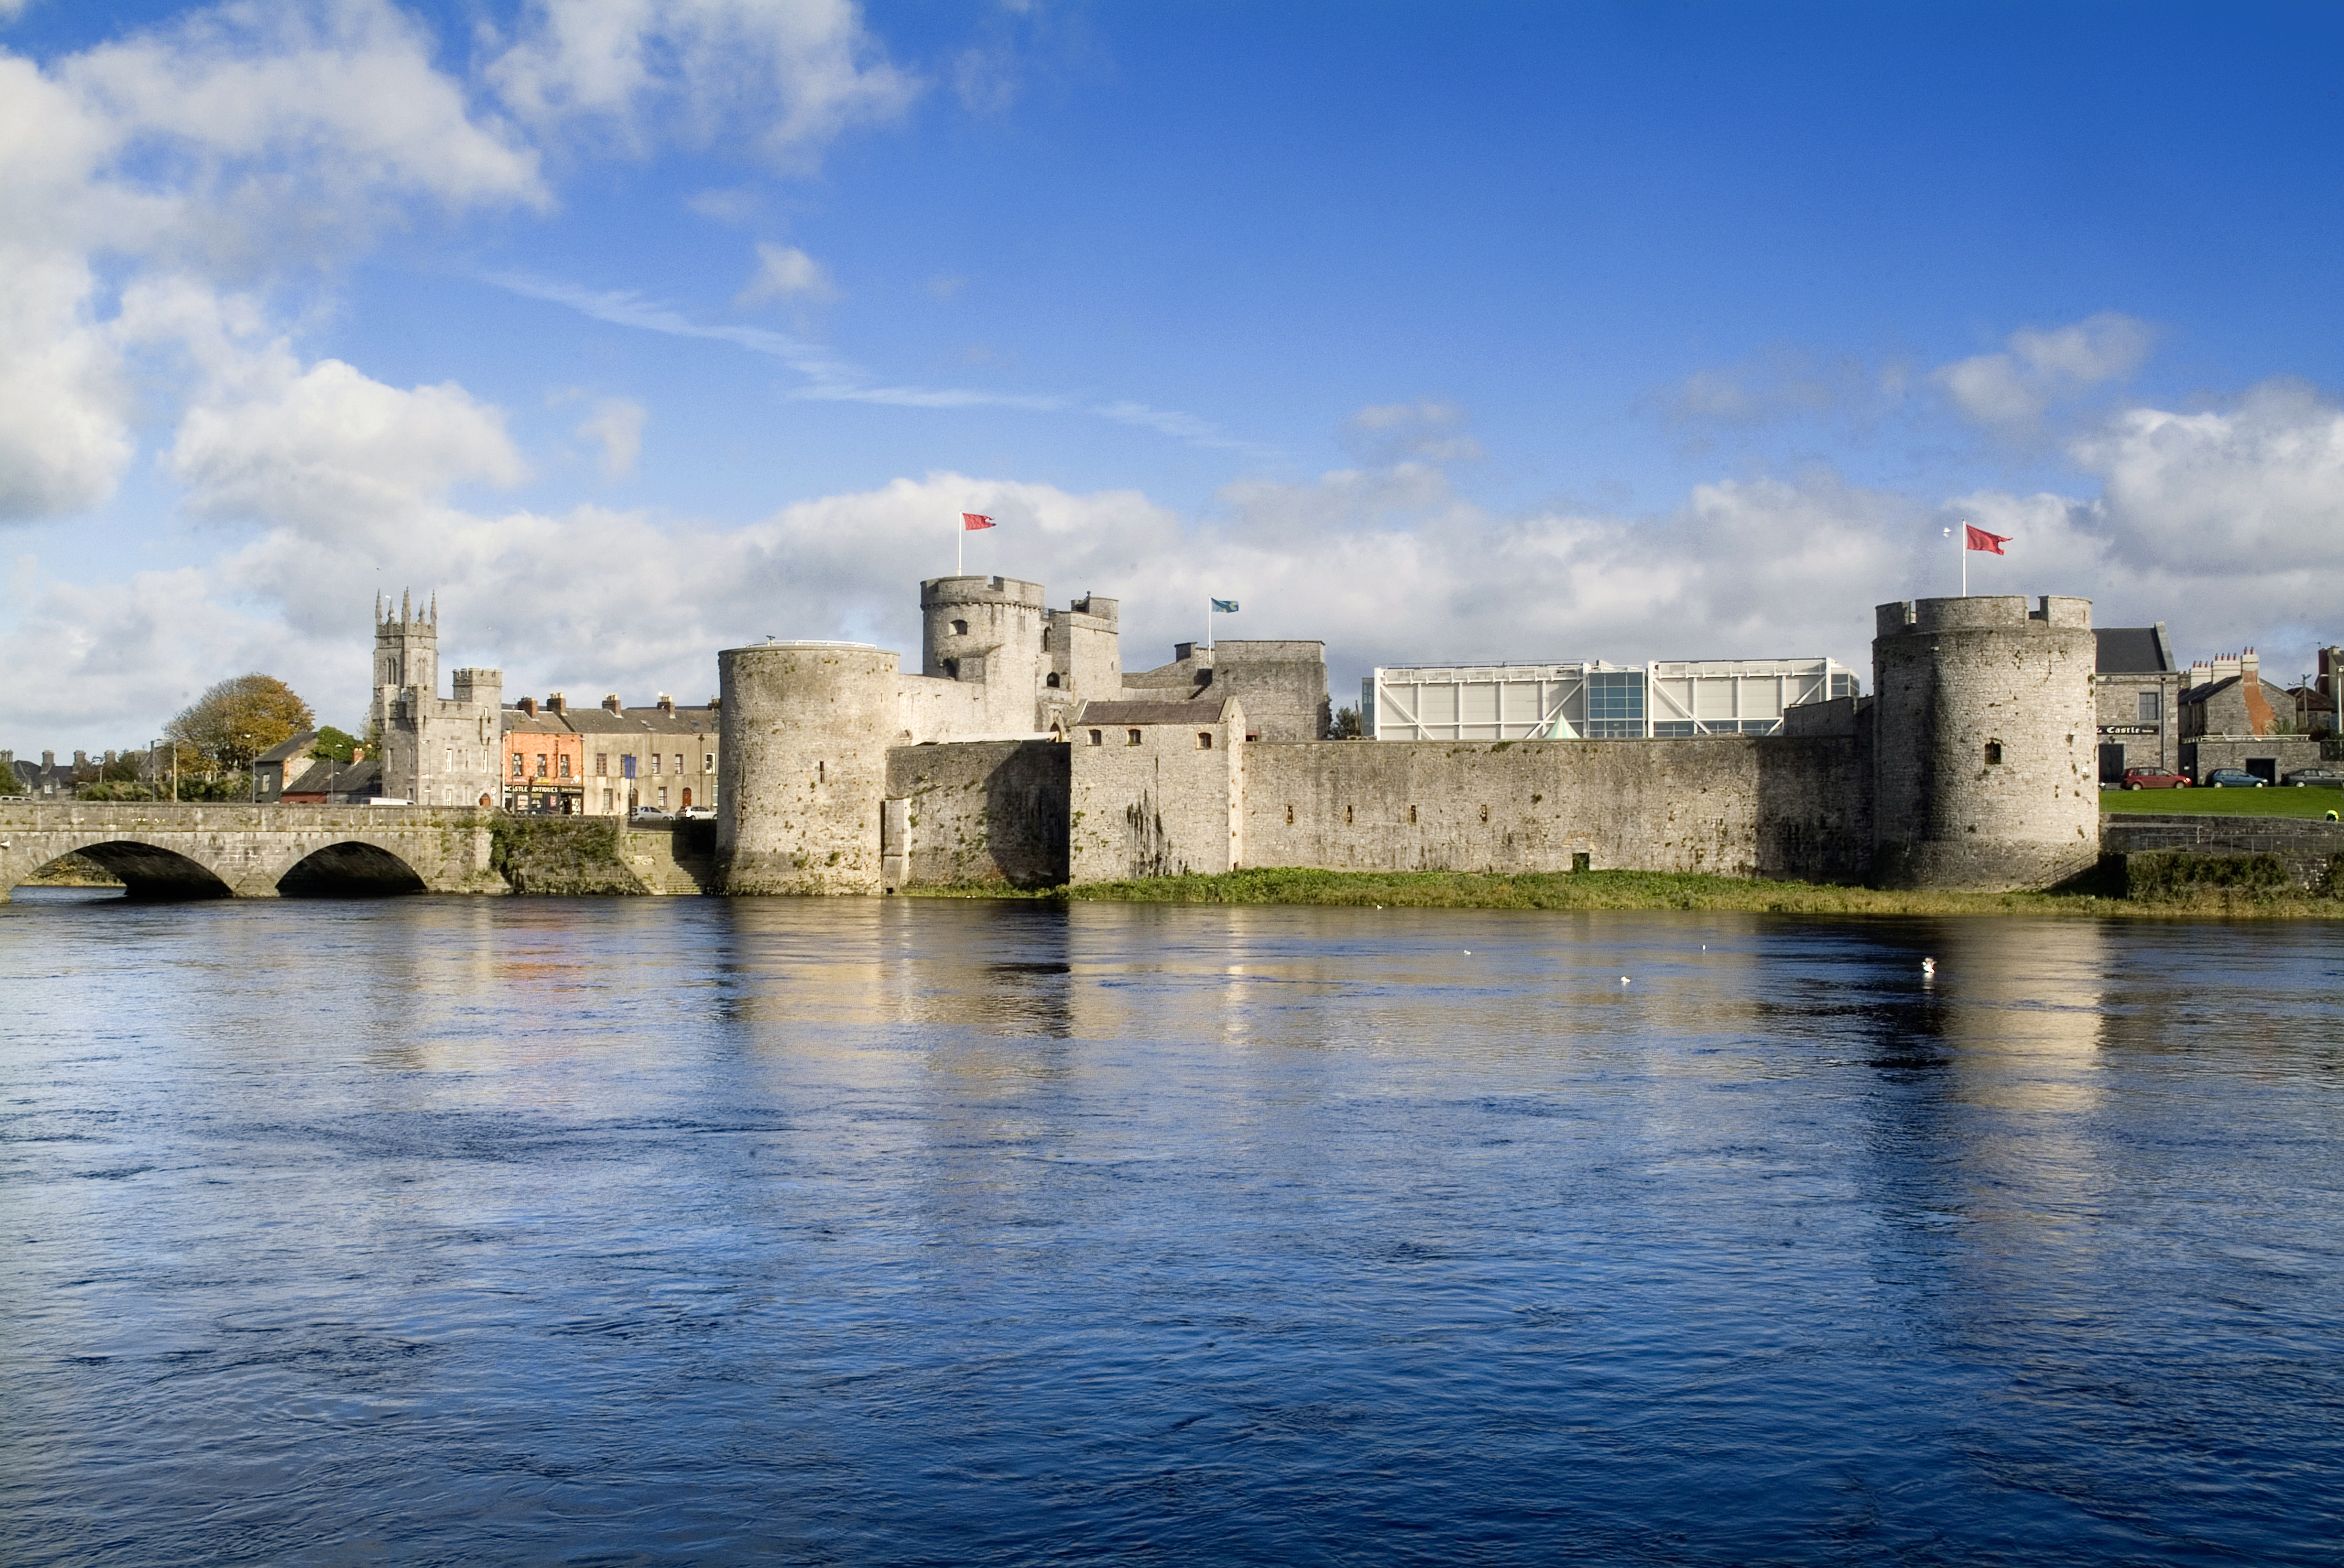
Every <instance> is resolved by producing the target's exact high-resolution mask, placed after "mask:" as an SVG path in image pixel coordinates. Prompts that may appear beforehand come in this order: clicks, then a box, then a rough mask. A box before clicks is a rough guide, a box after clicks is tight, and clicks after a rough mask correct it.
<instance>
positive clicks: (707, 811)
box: [683, 806, 716, 822]
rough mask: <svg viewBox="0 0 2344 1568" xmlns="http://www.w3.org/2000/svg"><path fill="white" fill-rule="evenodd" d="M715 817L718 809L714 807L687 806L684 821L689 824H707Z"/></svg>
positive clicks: (684, 811) (684, 810)
mask: <svg viewBox="0 0 2344 1568" xmlns="http://www.w3.org/2000/svg"><path fill="white" fill-rule="evenodd" d="M715 816H716V808H715V807H713V806H686V807H685V808H684V809H683V819H684V820H685V821H687V822H706V821H710V820H712V819H714V818H715Z"/></svg>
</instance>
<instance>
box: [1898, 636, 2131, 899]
mask: <svg viewBox="0 0 2344 1568" xmlns="http://www.w3.org/2000/svg"><path fill="white" fill-rule="evenodd" d="M2091 608H2092V607H2091V601H2090V600H2088V599H2081V598H2056V597H2046V598H2043V599H2042V600H2040V601H2039V602H2038V603H2037V604H2036V605H2035V606H2034V607H2032V608H2030V606H2029V604H2028V601H2027V600H2026V599H2024V598H2017V597H2015V596H2009V597H2006V596H2000V595H1995V596H1979V597H1976V598H1925V599H1917V600H1912V601H1908V602H1904V603H1898V604H1884V605H1882V606H1880V607H1879V608H1878V612H1877V618H1878V628H1879V630H1878V635H1877V636H1876V637H1875V638H1874V640H1873V644H1872V668H1873V681H1874V706H1873V709H1872V713H1873V720H1874V731H1873V739H1874V746H1873V758H1874V784H1873V801H1872V819H1873V824H1874V850H1875V854H1874V871H1873V874H1874V879H1876V880H1878V881H1879V882H1881V883H1883V884H1884V885H1885V886H1890V887H1913V888H1980V889H1984V888H2040V887H2047V886H2049V885H2050V884H2052V883H2054V882H2056V881H2058V880H2060V879H2063V878H2065V877H2067V876H2070V875H2072V874H2074V873H2075V872H2076V871H2078V870H2080V869H2083V868H2084V867H2086V866H2088V865H2090V864H2091V863H2093V861H2094V860H2095V859H2096V857H2097V855H2098V853H2099V781H2098V777H2097V774H2098V756H2097V738H2096V730H2097V722H2096V704H2095V701H2094V698H2093V689H2092V674H2093V668H2094V666H2095V663H2096V646H2095V643H2094V640H2093V637H2092V628H2091V619H2092V617H2091Z"/></svg>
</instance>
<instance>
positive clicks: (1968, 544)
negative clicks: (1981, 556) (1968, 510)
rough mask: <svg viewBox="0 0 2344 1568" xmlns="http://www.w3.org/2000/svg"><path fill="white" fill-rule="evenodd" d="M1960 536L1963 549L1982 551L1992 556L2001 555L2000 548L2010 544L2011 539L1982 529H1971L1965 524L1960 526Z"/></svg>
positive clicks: (2006, 535)
mask: <svg viewBox="0 0 2344 1568" xmlns="http://www.w3.org/2000/svg"><path fill="white" fill-rule="evenodd" d="M1962 534H1963V540H1962V543H1963V547H1964V548H1967V549H1973V550H1984V551H1985V552H1986V554H1988V555H1992V556H1998V555H2000V554H2002V547H2003V546H2005V545H2006V544H2008V543H2010V541H2011V538H2012V537H2013V536H2011V535H2009V534H1990V533H1987V532H1986V531H1985V529H1984V528H1972V527H1971V526H1970V525H1969V524H1967V523H1964V524H1963V525H1962Z"/></svg>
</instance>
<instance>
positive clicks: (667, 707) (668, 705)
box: [659, 691, 675, 713]
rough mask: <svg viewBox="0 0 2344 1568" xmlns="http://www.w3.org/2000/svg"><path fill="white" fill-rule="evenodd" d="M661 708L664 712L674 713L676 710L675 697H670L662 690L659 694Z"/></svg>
mask: <svg viewBox="0 0 2344 1568" xmlns="http://www.w3.org/2000/svg"><path fill="white" fill-rule="evenodd" d="M659 710H660V711H661V712H662V713H673V712H674V711H675V699H674V698H672V697H670V696H669V695H668V694H667V693H666V692H664V691H662V692H661V693H660V695H659Z"/></svg>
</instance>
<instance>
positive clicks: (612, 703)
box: [602, 691, 626, 713]
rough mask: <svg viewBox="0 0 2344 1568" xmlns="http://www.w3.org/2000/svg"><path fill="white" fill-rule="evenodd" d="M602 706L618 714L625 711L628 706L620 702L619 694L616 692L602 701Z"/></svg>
mask: <svg viewBox="0 0 2344 1568" xmlns="http://www.w3.org/2000/svg"><path fill="white" fill-rule="evenodd" d="M602 706H603V707H604V708H606V709H610V710H611V712H612V713H617V712H619V711H621V709H624V708H625V706H626V705H625V704H624V703H622V702H621V701H620V700H619V694H618V693H617V692H615V691H614V692H612V693H611V695H610V696H608V697H606V698H604V699H602Z"/></svg>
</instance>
